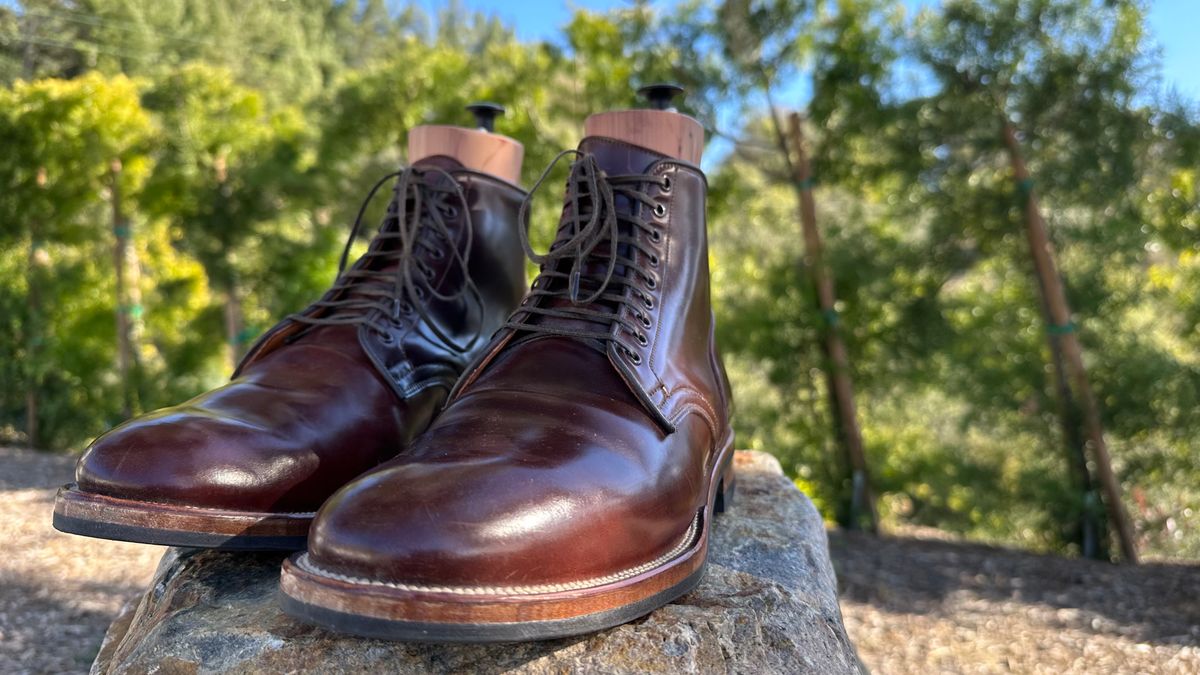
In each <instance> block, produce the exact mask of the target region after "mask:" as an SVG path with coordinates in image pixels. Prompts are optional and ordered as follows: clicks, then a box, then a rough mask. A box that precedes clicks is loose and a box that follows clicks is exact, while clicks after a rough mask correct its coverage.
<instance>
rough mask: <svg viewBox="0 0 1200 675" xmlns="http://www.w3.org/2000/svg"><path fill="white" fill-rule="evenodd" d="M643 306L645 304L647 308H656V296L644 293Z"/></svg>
mask: <svg viewBox="0 0 1200 675" xmlns="http://www.w3.org/2000/svg"><path fill="white" fill-rule="evenodd" d="M642 306H644V307H645V308H646V309H654V298H652V297H650V296H648V295H643V296H642Z"/></svg>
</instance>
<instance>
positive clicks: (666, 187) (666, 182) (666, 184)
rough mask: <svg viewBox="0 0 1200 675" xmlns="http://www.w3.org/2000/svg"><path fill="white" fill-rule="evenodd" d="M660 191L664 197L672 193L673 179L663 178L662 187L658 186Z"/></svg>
mask: <svg viewBox="0 0 1200 675" xmlns="http://www.w3.org/2000/svg"><path fill="white" fill-rule="evenodd" d="M658 191H659V192H661V193H663V194H664V195H665V194H667V193H668V192H670V191H671V177H670V176H663V177H662V185H660V186H658Z"/></svg>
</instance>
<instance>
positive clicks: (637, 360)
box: [617, 344, 642, 366]
mask: <svg viewBox="0 0 1200 675" xmlns="http://www.w3.org/2000/svg"><path fill="white" fill-rule="evenodd" d="M617 349H619V350H621V351H622V352H624V354H625V356H627V357H629V362H630V363H632V364H633V365H635V366H640V365H642V355H641V354H639V353H638V352H635V351H633V350H632V349H630V348H629V347H626V346H625V345H621V344H619V345H618V346H617Z"/></svg>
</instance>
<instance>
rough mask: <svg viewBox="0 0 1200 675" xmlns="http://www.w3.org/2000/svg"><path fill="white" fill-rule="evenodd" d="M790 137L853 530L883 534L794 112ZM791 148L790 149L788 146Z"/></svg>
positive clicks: (806, 163) (810, 180)
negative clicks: (849, 482)
mask: <svg viewBox="0 0 1200 675" xmlns="http://www.w3.org/2000/svg"><path fill="white" fill-rule="evenodd" d="M788 135H789V136H790V140H791V142H790V145H791V146H792V151H793V152H795V154H796V161H795V162H794V163H791V162H789V163H791V164H792V172H793V177H794V184H795V187H796V193H797V197H798V198H799V202H800V225H801V228H802V230H803V232H804V251H805V254H804V257H805V264H806V267H807V268H808V272H809V274H810V275H811V276H812V282H813V286H814V287H815V288H816V291H817V302H818V303H819V306H820V309H821V315H822V317H823V319H824V326H825V329H824V342H825V352H826V355H827V356H828V360H829V363H828V368H827V372H826V377H827V380H828V385H829V390H830V393H831V396H830V398H831V399H832V400H833V402H834V404H835V408H834V411H835V417H836V419H837V422H838V427H839V428H838V437H839V439H840V440H841V444H842V448H843V449H844V451H845V454H846V459H847V461H848V462H849V465H850V468H851V470H852V472H853V495H852V498H851V513H850V526H851V527H852V528H857V527H858V526H859V525H860V523H859V520H860V519H861V518H862V517H863V516H865V517H866V518H867V519H868V520H869V523H868V525H867V529H869V530H870V531H872V532H875V531H877V529H878V526H879V516H878V513H877V512H876V510H875V495H874V492H873V491H872V489H871V480H870V471H869V469H868V466H867V456H866V451H865V450H864V448H863V440H862V431H861V430H860V429H859V426H858V409H857V407H856V406H855V403H854V383H853V381H852V380H851V378H850V358H849V356H848V354H847V352H846V344H845V342H844V341H843V340H842V334H841V331H840V328H839V326H838V321H837V298H836V295H835V292H834V286H833V278H832V275H830V274H829V270H827V269H826V268H825V262H824V256H823V252H822V244H821V234H820V232H819V231H818V230H817V211H816V204H815V203H814V201H813V194H812V173H811V169H810V167H809V162H808V153H807V152H806V151H805V148H804V132H803V129H802V127H801V120H800V115H799V114H797V113H792V114H791V115H790V116H789V118H788ZM785 150H786V145H785Z"/></svg>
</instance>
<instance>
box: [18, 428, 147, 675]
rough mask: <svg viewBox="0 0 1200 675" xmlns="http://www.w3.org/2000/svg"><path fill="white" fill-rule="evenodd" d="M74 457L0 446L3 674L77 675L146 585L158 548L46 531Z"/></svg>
mask: <svg viewBox="0 0 1200 675" xmlns="http://www.w3.org/2000/svg"><path fill="white" fill-rule="evenodd" d="M74 465H75V460H74V458H73V457H66V456H62V455H49V454H42V453H31V452H27V451H23V450H12V449H6V448H0V542H4V543H5V544H6V545H7V548H6V550H5V553H4V554H3V555H0V673H12V674H14V675H15V674H18V673H80V672H87V669H88V666H89V665H90V664H91V662H92V659H93V658H94V657H95V655H96V651H97V650H98V649H99V647H100V639H101V638H102V637H103V635H104V630H105V629H106V628H107V627H108V624H109V622H110V621H112V619H113V617H114V616H116V614H117V612H118V611H119V610H120V609H121V606H122V605H123V604H124V603H125V601H126V600H127V599H129V598H130V597H132V596H134V595H136V594H137V593H138V592H139V591H140V590H141V589H142V587H143V586H145V584H146V583H147V582H148V581H149V580H150V577H151V576H152V574H153V572H154V567H155V565H156V564H157V563H158V559H159V558H160V557H161V556H162V553H163V550H164V549H162V548H161V547H157V546H141V545H138V544H122V543H117V542H108V541H102V540H99V539H89V538H86V537H74V536H71V535H66V534H61V533H59V532H56V531H55V530H54V529H52V528H51V527H50V515H51V512H52V511H53V508H54V493H55V491H56V490H57V489H58V487H59V486H60V485H62V484H63V483H65V482H67V481H68V480H70V478H71V472H72V470H73V468H74Z"/></svg>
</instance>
